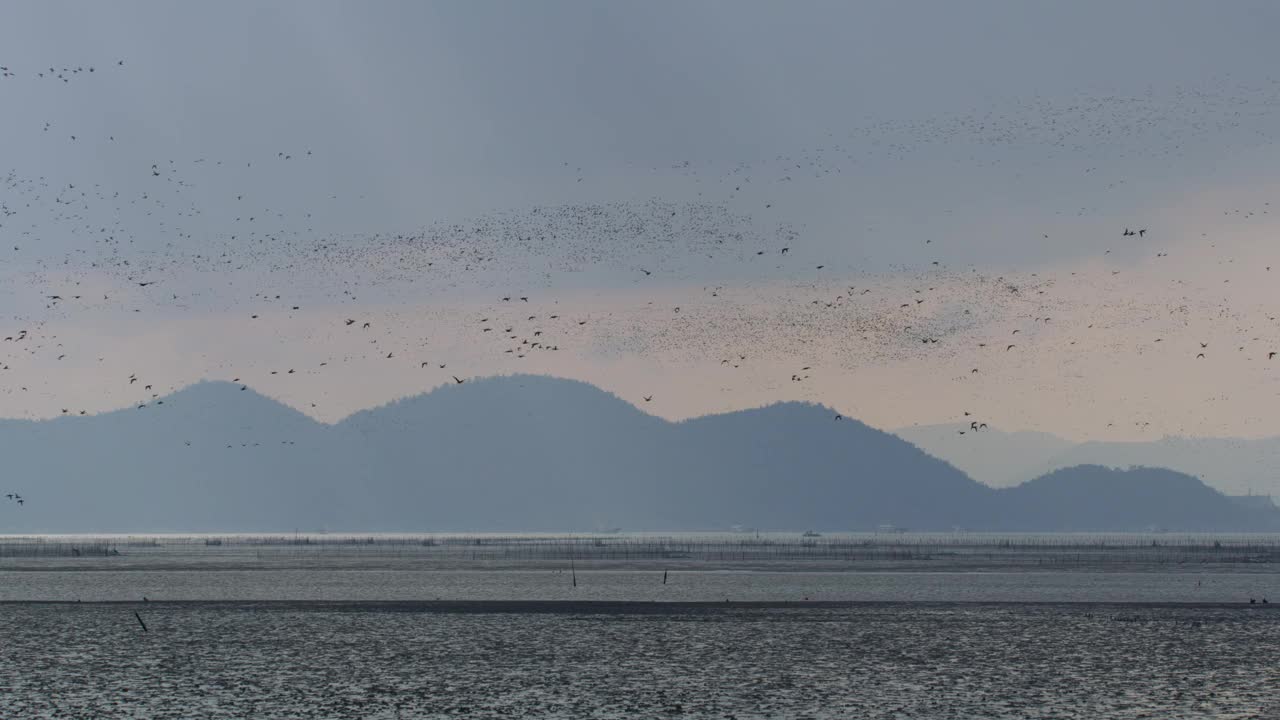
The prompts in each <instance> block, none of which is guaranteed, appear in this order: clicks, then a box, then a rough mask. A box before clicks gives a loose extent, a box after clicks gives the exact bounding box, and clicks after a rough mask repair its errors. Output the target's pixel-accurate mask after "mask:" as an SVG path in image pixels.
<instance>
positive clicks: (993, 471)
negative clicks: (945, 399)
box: [895, 424, 1280, 495]
mask: <svg viewBox="0 0 1280 720" xmlns="http://www.w3.org/2000/svg"><path fill="white" fill-rule="evenodd" d="M967 429H968V426H967V425H958V424H957V425H927V426H916V427H909V428H902V429H900V430H897V431H895V433H896V434H897V435H898V436H899V437H902V438H903V439H905V440H907V441H909V442H911V443H912V444H914V445H916V446H917V447H919V448H920V449H922V450H924V451H925V452H927V453H930V454H931V455H935V456H937V457H940V458H942V459H944V460H946V461H947V462H949V463H951V464H953V465H955V466H956V467H958V468H960V469H961V470H963V471H965V472H966V473H968V474H969V476H970V477H972V478H974V479H976V480H979V481H981V482H983V483H985V484H987V485H991V486H992V487H1007V486H1010V485H1015V484H1017V483H1019V482H1022V481H1024V480H1025V479H1027V478H1030V477H1036V476H1039V475H1042V474H1045V473H1048V472H1052V471H1054V470H1058V469H1061V468H1066V467H1071V466H1074V465H1105V466H1107V467H1130V466H1135V465H1136V466H1146V467H1163V468H1169V469H1171V470H1177V471H1178V472H1182V473H1187V474H1189V475H1194V476H1196V477H1198V478H1200V479H1202V480H1204V481H1205V482H1206V483H1207V484H1209V485H1210V486H1212V487H1215V488H1217V489H1219V490H1221V491H1222V492H1224V493H1228V494H1232V495H1244V494H1247V493H1261V494H1271V493H1278V492H1280V484H1277V479H1276V474H1275V468H1276V467H1280V438H1274V437H1273V438H1259V439H1242V438H1189V437H1165V438H1161V439H1159V440H1153V441H1147V442H1084V443H1075V442H1072V441H1070V440H1065V439H1063V438H1060V437H1057V436H1055V435H1049V434H1047V433H1037V432H1003V431H1001V430H998V429H996V428H992V429H990V430H985V429H984V430H982V431H981V432H979V433H976V434H974V433H970V432H966V433H965V434H964V435H960V434H958V432H957V431H959V430H967Z"/></svg>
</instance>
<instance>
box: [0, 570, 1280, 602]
mask: <svg viewBox="0 0 1280 720" xmlns="http://www.w3.org/2000/svg"><path fill="white" fill-rule="evenodd" d="M575 574H576V576H577V587H574V586H573V584H572V580H571V578H572V575H571V573H570V572H569V571H568V570H563V571H562V570H428V571H417V570H411V569H397V570H330V569H281V570H122V571H114V570H21V571H12V570H10V571H0V601H18V600H22V601H33V600H37V601H42V600H62V601H75V600H80V601H85V602H89V601H104V600H110V601H120V600H139V599H141V598H142V597H143V596H146V597H148V598H150V599H151V600H325V601H341V600H356V601H376V600H611V601H641V602H648V601H710V602H721V601H724V600H726V599H728V600H732V601H795V600H804V599H809V600H832V601H878V602H883V601H910V602H935V603H936V602H1137V603H1195V602H1204V603H1232V602H1247V601H1248V598H1250V597H1253V598H1258V599H1261V598H1263V597H1267V598H1269V599H1275V600H1280V575H1277V574H1274V573H1258V572H1251V573H1239V572H1237V573H1222V572H1204V573H1187V572H1182V573H1169V572H1086V571H1059V572H963V573H952V572H940V571H935V572H803V571H788V572H760V571H717V570H712V571H697V570H682V571H677V572H672V573H670V574H669V575H668V579H667V584H666V585H663V584H662V574H663V573H662V571H656V570H650V571H627V570H579V571H577V572H576V573H575Z"/></svg>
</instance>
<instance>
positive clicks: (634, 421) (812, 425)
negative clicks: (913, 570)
mask: <svg viewBox="0 0 1280 720" xmlns="http://www.w3.org/2000/svg"><path fill="white" fill-rule="evenodd" d="M163 400H164V403H163V404H160V403H158V402H153V403H151V404H149V405H148V406H147V407H145V408H143V409H132V408H131V409H127V410H119V411H116V412H111V413H106V414H103V415H99V416H86V417H63V418H58V419H55V420H48V421H39V422H32V421H22V420H4V421H0V457H3V458H4V471H3V472H4V475H3V476H2V477H0V490H2V491H3V492H10V491H11V490H12V491H17V492H19V493H21V494H22V495H23V496H24V497H25V498H26V499H27V504H26V505H25V506H23V507H21V508H19V507H17V506H16V505H14V504H12V503H0V532H112V531H114V532H144V531H187V532H195V531H291V530H294V529H300V530H304V531H315V530H320V529H328V530H334V531H339V530H350V531H358V530H363V531H377V530H383V531H397V530H399V531H430V530H436V531H466V530H476V531H479V530H495V531H496V530H506V531H517V530H573V531H590V530H596V529H604V528H613V527H622V528H626V529H632V530H696V529H712V530H714V529H728V528H729V527H731V526H733V525H744V526H751V527H759V528H767V529H793V530H803V529H810V528H812V529H816V530H866V529H873V528H875V527H877V526H879V525H881V524H886V523H887V524H894V525H897V526H900V527H908V528H913V529H950V528H952V527H954V526H963V527H967V528H972V529H985V528H990V529H1029V530H1030V529H1044V530H1059V529H1100V530H1101V529H1111V530H1116V529H1128V530H1141V529H1143V528H1145V527H1146V526H1148V525H1157V526H1162V527H1168V528H1169V529H1218V530H1248V529H1263V528H1272V527H1278V526H1277V525H1276V524H1275V523H1274V519H1273V518H1272V517H1271V516H1270V515H1269V514H1268V513H1263V512H1259V511H1257V510H1252V509H1250V508H1248V507H1245V506H1242V505H1240V504H1238V503H1231V502H1229V501H1228V500H1226V499H1225V498H1223V497H1222V496H1221V495H1219V494H1218V493H1216V492H1215V491H1213V490H1211V489H1209V488H1207V487H1205V486H1204V485H1203V484H1201V483H1200V482H1199V481H1198V480H1196V479H1195V478H1191V477H1187V476H1184V475H1180V474H1177V473H1172V472H1169V471H1162V470H1144V471H1139V472H1137V474H1136V475H1135V474H1133V473H1123V472H1115V471H1110V470H1106V469H1104V468H1087V469H1080V470H1078V471H1077V472H1076V474H1070V473H1068V474H1067V475H1060V474H1054V475H1051V476H1048V477H1046V478H1041V479H1039V480H1036V481H1034V482H1031V483H1027V484H1026V485H1024V486H1020V487H1018V488H1016V489H1010V490H995V489H992V488H990V487H987V486H985V485H982V484H980V483H978V482H976V481H974V480H972V479H970V478H969V477H968V476H966V475H965V474H964V473H962V472H961V471H959V470H957V469H956V468H955V467H953V466H951V465H949V464H947V463H945V462H943V461H941V460H938V459H937V458H935V457H933V456H931V455H928V454H926V453H925V452H923V451H921V450H919V449H918V448H916V447H915V446H913V445H911V444H910V443H908V442H905V441H904V440H902V439H900V438H898V437H896V436H894V435H890V434H888V433H884V432H881V431H879V430H875V429H873V428H870V427H868V426H866V425H864V424H862V423H860V422H857V421H854V420H848V419H845V420H840V421H836V420H835V419H834V413H833V412H831V411H830V410H827V409H826V408H823V407H820V406H817V405H811V404H802V403H783V404H778V405H773V406H769V407H765V408H759V409H754V410H746V411H741V412H734V413H728V414H723V415H713V416H707V417H703V418H698V419H695V420H689V421H686V422H681V423H669V422H666V421H664V420H662V419H660V418H656V417H653V416H650V415H647V414H645V413H643V412H641V411H640V410H638V409H637V408H636V407H634V406H633V405H631V404H629V403H627V402H625V401H623V400H621V399H619V398H617V397H615V396H613V395H611V394H609V393H606V392H604V391H601V390H599V389H597V388H595V387H592V386H590V385H587V384H584V383H579V382H574V381H569V380H560V379H554V378H547V377H534V376H516V377H503V378H491V379H486V380H478V381H471V382H467V383H466V384H463V385H452V386H448V387H443V388H439V389H437V390H435V391H433V392H431V393H428V394H425V395H420V396H417V397H413V398H408V399H405V400H402V401H399V402H395V403H392V404H389V405H386V406H383V407H379V408H374V409H371V410H368V411H365V412H361V413H357V414H356V415H353V416H351V417H349V418H347V419H346V420H344V421H342V422H340V423H338V424H336V425H324V424H320V423H317V422H315V421H313V420H311V419H310V418H308V417H307V416H305V415H303V414H301V413H298V412H296V411H294V410H292V409H290V408H287V407H285V406H283V405H280V404H279V403H276V402H275V401H272V400H270V399H268V398H265V397H263V396H261V395H258V394H257V393H254V392H253V391H252V390H241V389H240V387H239V386H236V385H230V384H226V383H213V382H211V383H202V384H199V385H195V386H192V387H189V388H187V389H185V390H182V391H180V392H178V393H175V394H173V395H171V396H168V397H166V398H163ZM1073 493H1074V495H1073ZM1072 498H1075V499H1076V500H1077V501H1076V502H1068V500H1071V499H1072ZM1101 509H1105V510H1106V512H1101Z"/></svg>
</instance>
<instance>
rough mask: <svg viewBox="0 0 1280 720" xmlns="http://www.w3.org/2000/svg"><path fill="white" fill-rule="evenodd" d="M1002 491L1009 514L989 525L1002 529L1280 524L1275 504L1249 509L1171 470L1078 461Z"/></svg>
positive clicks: (1204, 528)
mask: <svg viewBox="0 0 1280 720" xmlns="http://www.w3.org/2000/svg"><path fill="white" fill-rule="evenodd" d="M998 494H999V500H998V505H999V506H1000V507H1001V508H1002V512H1001V514H1000V516H999V517H997V518H993V519H992V521H991V522H990V524H989V525H987V527H989V528H991V529H998V530H1021V531H1091V530H1092V531H1103V530H1115V529H1129V530H1140V529H1147V528H1159V529H1169V530H1182V531H1192V532H1197V531H1198V532H1208V531H1215V530H1218V531H1221V530H1224V529H1229V528H1238V529H1241V530H1264V529H1269V528H1275V527H1277V524H1276V515H1277V512H1276V511H1275V510H1274V509H1271V510H1267V509H1265V508H1262V507H1257V508H1249V507H1242V506H1241V505H1240V504H1239V503H1237V502H1235V501H1233V500H1232V499H1230V498H1228V497H1227V496H1225V495H1223V494H1222V493H1220V492H1218V491H1217V490H1214V489H1213V488H1210V487H1209V486H1207V485H1205V484H1204V483H1202V482H1200V480H1199V479H1197V478H1195V477H1192V476H1190V475H1187V474H1185V473H1179V472H1174V471H1172V470H1166V469H1164V468H1145V467H1133V468H1129V469H1128V470H1114V469H1112V468H1106V467H1102V466H1100V465H1077V466H1074V467H1069V468H1063V469H1061V470H1055V471H1054V472H1051V473H1049V474H1047V475H1042V476H1041V477H1038V478H1036V479H1034V480H1031V481H1029V482H1026V483H1023V484H1021V485H1016V486H1014V487H1011V488H1005V489H1003V490H999V491H998Z"/></svg>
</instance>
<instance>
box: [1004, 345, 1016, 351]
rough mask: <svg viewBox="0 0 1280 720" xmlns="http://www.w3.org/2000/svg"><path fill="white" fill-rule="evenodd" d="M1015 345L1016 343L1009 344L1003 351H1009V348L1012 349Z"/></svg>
mask: <svg viewBox="0 0 1280 720" xmlns="http://www.w3.org/2000/svg"><path fill="white" fill-rule="evenodd" d="M1015 347H1017V345H1010V346H1008V347H1006V348H1005V349H1004V351H1005V352H1009V351H1010V350H1012V349H1014V348H1015Z"/></svg>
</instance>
